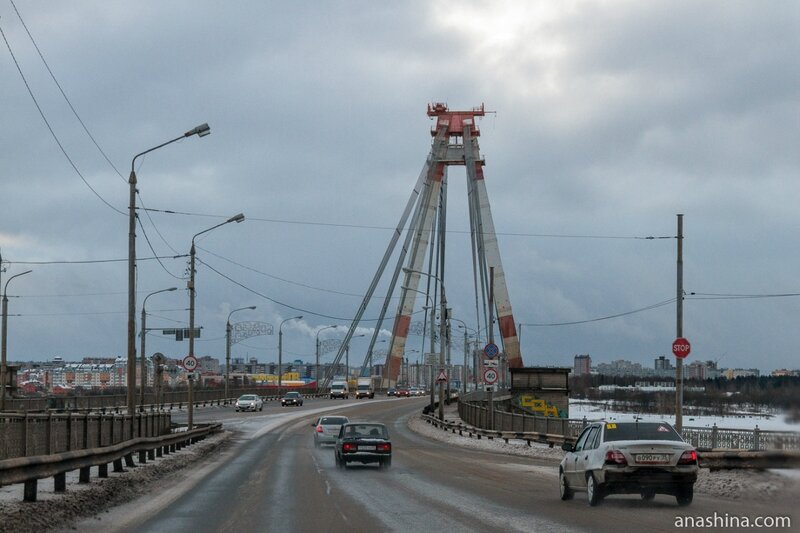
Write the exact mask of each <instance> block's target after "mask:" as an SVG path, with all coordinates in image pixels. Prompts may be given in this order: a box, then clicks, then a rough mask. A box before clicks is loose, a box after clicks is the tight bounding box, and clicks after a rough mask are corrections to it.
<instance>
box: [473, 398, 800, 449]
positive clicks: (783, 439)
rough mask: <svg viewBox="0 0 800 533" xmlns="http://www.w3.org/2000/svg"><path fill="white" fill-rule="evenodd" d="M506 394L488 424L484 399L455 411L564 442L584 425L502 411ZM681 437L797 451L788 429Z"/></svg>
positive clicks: (687, 431)
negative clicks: (556, 436) (558, 436)
mask: <svg viewBox="0 0 800 533" xmlns="http://www.w3.org/2000/svg"><path fill="white" fill-rule="evenodd" d="M509 398H510V397H508V396H506V397H503V396H500V397H499V398H498V399H497V400H496V401H495V406H494V420H493V424H491V425H490V424H489V409H488V407H487V406H486V402H485V401H461V402H459V404H458V414H459V416H460V417H461V420H462V421H464V422H465V423H466V424H469V425H471V426H474V427H476V428H481V429H489V428H491V429H492V430H493V431H498V432H507V433H520V434H522V433H531V434H538V435H561V436H563V437H564V440H566V441H570V440H571V441H574V440H575V439H576V438H577V437H578V435H579V434H580V432H581V431H582V430H583V428H584V427H585V426H586V424H588V423H590V422H592V420H587V419H586V418H583V419H580V420H577V419H567V418H553V417H545V416H531V415H527V414H522V413H511V412H508V411H505V410H504V408H503V402H507V401H508V399H509ZM681 436H682V437H683V439H684V440H685V441H686V442H688V443H690V444H691V445H692V446H694V447H695V448H697V449H699V450H749V451H760V450H800V433H798V432H792V431H763V430H760V429H759V428H758V427H756V428H754V429H731V428H718V427H717V426H716V425H714V426H713V427H710V428H708V427H691V426H689V427H686V426H684V427H683V429H682V431H681Z"/></svg>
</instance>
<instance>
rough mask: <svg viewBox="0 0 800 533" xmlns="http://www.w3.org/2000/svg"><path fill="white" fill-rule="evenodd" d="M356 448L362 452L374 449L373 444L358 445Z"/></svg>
mask: <svg viewBox="0 0 800 533" xmlns="http://www.w3.org/2000/svg"><path fill="white" fill-rule="evenodd" d="M358 449H359V451H364V452H374V451H375V450H376V448H375V446H364V445H361V446H359V447H358Z"/></svg>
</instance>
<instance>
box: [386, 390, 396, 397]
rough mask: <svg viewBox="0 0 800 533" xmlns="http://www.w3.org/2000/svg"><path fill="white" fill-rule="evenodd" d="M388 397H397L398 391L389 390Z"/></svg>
mask: <svg viewBox="0 0 800 533" xmlns="http://www.w3.org/2000/svg"><path fill="white" fill-rule="evenodd" d="M386 396H397V389H389V390H387V391H386Z"/></svg>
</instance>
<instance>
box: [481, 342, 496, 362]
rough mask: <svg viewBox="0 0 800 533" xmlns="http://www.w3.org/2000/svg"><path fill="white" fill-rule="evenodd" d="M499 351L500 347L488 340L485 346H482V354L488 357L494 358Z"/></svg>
mask: <svg viewBox="0 0 800 533" xmlns="http://www.w3.org/2000/svg"><path fill="white" fill-rule="evenodd" d="M499 353H500V348H498V347H497V345H496V344H495V343H493V342H490V343H489V344H487V345H486V346H484V347H483V354H484V355H485V356H486V357H488V358H489V359H494V358H495V357H497V354H499Z"/></svg>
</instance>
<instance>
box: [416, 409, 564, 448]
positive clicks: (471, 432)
mask: <svg viewBox="0 0 800 533" xmlns="http://www.w3.org/2000/svg"><path fill="white" fill-rule="evenodd" d="M422 419H423V420H425V421H426V422H428V423H429V424H431V425H432V426H435V427H438V428H441V429H444V430H445V431H450V432H451V433H458V434H459V435H461V436H463V435H464V434H465V433H466V434H467V436H469V437H473V436H474V437H477V438H478V439H481V438H483V437H486V438H487V439H489V440H493V439H503V440H504V441H505V442H506V443H508V441H509V440H510V439H517V440H524V441H525V442H526V443H527V444H528V446H530V445H531V442H539V443H543V444H549V445H550V447H551V448H552V447H553V446H554V445H561V444H564V443H565V442H574V441H575V438H574V437H565V436H564V435H560V434H552V433H537V432H535V431H527V432H525V431H495V430H490V429H482V428H477V427H474V426H470V425H468V424H464V423H463V422H456V421H454V420H444V421H442V420H439V418H437V417H436V416H433V415H427V414H423V415H422Z"/></svg>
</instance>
